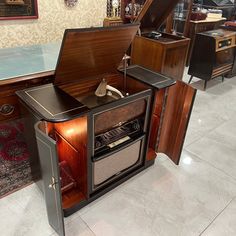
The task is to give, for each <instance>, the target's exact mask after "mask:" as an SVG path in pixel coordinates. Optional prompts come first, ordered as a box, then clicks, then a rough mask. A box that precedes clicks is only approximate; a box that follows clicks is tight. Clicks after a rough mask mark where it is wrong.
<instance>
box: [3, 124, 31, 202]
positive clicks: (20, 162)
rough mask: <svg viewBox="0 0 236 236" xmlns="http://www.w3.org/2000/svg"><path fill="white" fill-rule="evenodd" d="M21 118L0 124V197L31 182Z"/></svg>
mask: <svg viewBox="0 0 236 236" xmlns="http://www.w3.org/2000/svg"><path fill="white" fill-rule="evenodd" d="M23 131H24V127H23V124H22V122H21V120H16V121H13V122H8V123H3V124H0V198H1V197H3V196H5V195H7V194H9V193H11V192H14V191H16V190H18V189H20V188H22V187H24V186H25V185H28V184H30V183H31V182H32V177H31V171H30V166H29V153H28V150H27V145H26V143H25V141H24V137H23Z"/></svg>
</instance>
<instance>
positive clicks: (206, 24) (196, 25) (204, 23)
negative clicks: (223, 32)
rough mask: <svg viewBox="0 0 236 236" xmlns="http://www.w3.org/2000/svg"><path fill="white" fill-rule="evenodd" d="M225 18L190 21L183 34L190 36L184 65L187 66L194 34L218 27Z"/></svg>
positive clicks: (194, 37)
mask: <svg viewBox="0 0 236 236" xmlns="http://www.w3.org/2000/svg"><path fill="white" fill-rule="evenodd" d="M225 20H226V19H225V18H222V19H210V20H209V19H206V20H200V21H190V22H189V27H188V30H187V31H186V34H185V35H184V36H185V37H187V38H190V40H191V41H190V45H189V51H188V56H187V62H186V66H189V63H190V59H191V56H192V52H193V47H194V43H195V39H196V34H197V33H201V32H204V31H209V30H214V29H218V28H219V27H220V25H222V24H223V23H224V21H225Z"/></svg>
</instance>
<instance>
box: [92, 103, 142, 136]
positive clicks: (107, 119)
mask: <svg viewBox="0 0 236 236" xmlns="http://www.w3.org/2000/svg"><path fill="white" fill-rule="evenodd" d="M145 111H146V101H145V100H144V99H143V100H138V101H135V102H132V103H129V104H127V105H124V106H121V107H118V108H114V109H111V110H109V111H105V112H103V113H101V114H98V115H96V116H95V118H94V131H95V134H99V133H102V132H105V131H107V130H109V129H111V128H113V127H114V126H117V124H119V123H124V122H127V121H130V120H133V119H135V118H137V117H139V116H141V115H143V114H144V113H145Z"/></svg>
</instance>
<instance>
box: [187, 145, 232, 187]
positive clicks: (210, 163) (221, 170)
mask: <svg viewBox="0 0 236 236" xmlns="http://www.w3.org/2000/svg"><path fill="white" fill-rule="evenodd" d="M186 151H187V152H190V153H191V154H193V155H194V156H195V157H196V158H198V159H199V160H201V161H203V162H205V163H207V164H208V165H209V166H211V167H213V168H215V169H217V170H218V171H220V172H222V173H224V174H225V175H227V176H228V177H230V178H231V179H233V180H234V181H235V183H233V184H235V185H236V178H235V177H234V176H232V175H230V174H228V173H226V172H225V171H223V170H222V169H219V168H218V167H216V166H214V165H212V164H211V163H210V162H209V161H206V160H203V159H202V158H201V157H199V156H198V155H197V154H195V153H194V152H192V151H189V150H187V149H186Z"/></svg>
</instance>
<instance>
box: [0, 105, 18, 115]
mask: <svg viewBox="0 0 236 236" xmlns="http://www.w3.org/2000/svg"><path fill="white" fill-rule="evenodd" d="M14 110H15V107H14V106H12V105H10V104H3V105H2V106H1V107H0V114H1V115H4V116H9V115H11V114H12V113H13V112H14Z"/></svg>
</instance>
